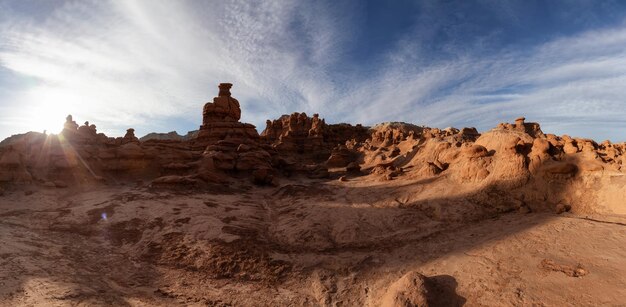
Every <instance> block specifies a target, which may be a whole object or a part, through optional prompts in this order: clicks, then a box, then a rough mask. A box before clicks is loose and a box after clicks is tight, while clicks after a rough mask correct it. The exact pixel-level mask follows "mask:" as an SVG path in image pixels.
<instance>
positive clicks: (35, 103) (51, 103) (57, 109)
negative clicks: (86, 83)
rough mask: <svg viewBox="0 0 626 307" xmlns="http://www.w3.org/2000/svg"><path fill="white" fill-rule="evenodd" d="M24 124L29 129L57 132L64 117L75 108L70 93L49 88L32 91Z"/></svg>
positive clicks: (61, 125)
mask: <svg viewBox="0 0 626 307" xmlns="http://www.w3.org/2000/svg"><path fill="white" fill-rule="evenodd" d="M33 94H34V95H32V96H31V97H32V98H35V99H34V100H31V101H30V106H29V107H28V108H27V109H29V110H30V112H29V114H28V117H27V119H26V124H27V126H28V127H29V129H30V130H31V131H36V132H44V131H46V132H47V133H54V134H57V133H59V132H61V130H62V129H63V124H64V123H65V118H66V117H67V115H68V114H72V112H75V111H77V110H76V108H75V107H76V104H75V103H74V99H73V98H74V97H73V95H71V94H70V93H67V92H65V91H61V90H55V89H50V88H43V89H40V90H39V91H38V92H36V93H33Z"/></svg>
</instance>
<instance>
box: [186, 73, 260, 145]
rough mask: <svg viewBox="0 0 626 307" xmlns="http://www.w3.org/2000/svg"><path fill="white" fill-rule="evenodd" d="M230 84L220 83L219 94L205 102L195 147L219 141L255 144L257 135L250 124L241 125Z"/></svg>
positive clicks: (239, 114) (239, 111) (237, 103)
mask: <svg viewBox="0 0 626 307" xmlns="http://www.w3.org/2000/svg"><path fill="white" fill-rule="evenodd" d="M231 87H232V84H230V83H220V85H219V94H218V96H217V97H215V98H213V102H207V103H206V104H205V105H204V109H203V111H202V125H201V126H200V130H199V131H198V136H197V137H196V138H195V139H194V143H195V144H196V147H205V146H207V145H209V144H215V143H217V142H218V141H220V140H231V141H232V142H235V143H246V142H251V143H256V142H258V140H259V133H258V132H257V131H256V128H255V126H254V125H252V124H247V123H241V122H239V118H241V108H240V106H239V101H237V99H235V98H233V97H231V94H230V88H231Z"/></svg>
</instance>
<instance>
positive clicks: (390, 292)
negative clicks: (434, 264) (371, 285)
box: [380, 272, 429, 307]
mask: <svg viewBox="0 0 626 307" xmlns="http://www.w3.org/2000/svg"><path fill="white" fill-rule="evenodd" d="M380 306H382V307H397V306H403V307H404V306H407V307H408V306H425V307H426V306H429V304H428V288H427V279H426V277H425V276H424V275H422V274H419V273H417V272H409V273H407V274H406V275H404V276H402V277H401V278H400V279H399V280H397V281H396V282H394V283H393V284H391V285H390V286H389V287H388V288H387V291H386V292H385V293H384V294H383V296H382V298H381V302H380Z"/></svg>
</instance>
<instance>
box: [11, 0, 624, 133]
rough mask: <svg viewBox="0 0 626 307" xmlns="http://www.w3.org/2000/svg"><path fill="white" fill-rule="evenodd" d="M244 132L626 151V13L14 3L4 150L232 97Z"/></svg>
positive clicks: (497, 7) (346, 4)
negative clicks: (337, 126)
mask: <svg viewBox="0 0 626 307" xmlns="http://www.w3.org/2000/svg"><path fill="white" fill-rule="evenodd" d="M220 82H232V83H234V87H233V89H232V92H233V96H235V97H236V98H238V99H239V101H240V102H241V104H242V108H243V115H242V121H245V122H251V123H253V124H255V125H257V127H258V128H259V130H262V129H263V128H264V122H265V120H266V119H268V118H271V119H274V118H278V117H279V116H280V115H281V114H286V113H292V112H296V111H298V112H302V111H305V112H307V113H308V114H309V115H310V114H313V113H320V115H321V116H322V117H324V118H326V121H327V122H330V123H337V122H350V123H363V124H366V125H372V124H376V123H379V122H383V121H406V122H411V123H415V124H419V125H427V126H433V127H441V128H445V127H448V126H455V127H465V126H475V127H477V128H478V129H479V130H482V131H484V130H488V129H490V128H493V127H495V126H496V125H497V124H498V123H499V122H506V121H508V122H512V121H513V119H514V118H516V117H518V116H525V117H526V118H527V120H528V121H536V122H539V123H541V125H542V128H543V130H544V131H545V132H549V133H555V134H559V135H561V134H570V135H572V136H581V137H591V138H594V139H596V140H598V141H601V140H604V139H611V140H612V141H615V142H618V141H626V2H625V1H601V0H595V1H591V0H588V1H584V0H568V1H529V0H524V1H504V0H498V1H496V0H480V1H478V0H476V1H404V0H398V1H297V2H296V1H294V2H291V1H267V0H266V1H160V0H145V1H130V0H124V1H122V0H120V1H43V0H39V1H37V0H32V1H28V0H0V139H1V138H4V137H7V136H9V135H11V134H15V133H22V132H26V131H29V130H35V131H41V130H43V129H48V130H49V131H50V132H57V131H59V129H60V127H61V126H62V124H63V121H64V118H65V116H66V115H67V114H72V115H74V118H75V119H76V120H77V121H78V122H79V123H83V122H84V121H89V122H90V123H94V124H96V125H97V126H98V130H99V131H101V132H105V133H107V134H108V135H112V136H119V135H123V133H124V131H125V130H126V129H127V128H129V127H133V128H135V129H136V130H137V134H138V135H143V134H145V133H148V132H152V131H157V132H168V131H172V130H177V131H178V132H179V133H181V134H182V133H186V132H187V131H188V130H194V129H197V127H198V126H199V125H200V122H201V110H202V106H203V104H204V103H205V102H207V101H210V100H211V99H212V97H213V96H215V95H216V94H217V84H218V83H220Z"/></svg>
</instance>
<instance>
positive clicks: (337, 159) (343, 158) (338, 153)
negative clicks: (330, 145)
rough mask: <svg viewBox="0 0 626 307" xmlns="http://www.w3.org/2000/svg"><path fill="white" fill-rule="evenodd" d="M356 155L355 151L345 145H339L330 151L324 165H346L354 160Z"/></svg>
mask: <svg viewBox="0 0 626 307" xmlns="http://www.w3.org/2000/svg"><path fill="white" fill-rule="evenodd" d="M356 156H357V154H356V152H354V151H352V150H350V149H348V148H347V147H346V146H343V145H339V146H337V147H335V148H334V149H333V151H332V152H331V154H330V157H329V158H328V160H326V165H328V167H346V166H348V164H350V162H354V160H355V159H356Z"/></svg>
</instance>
